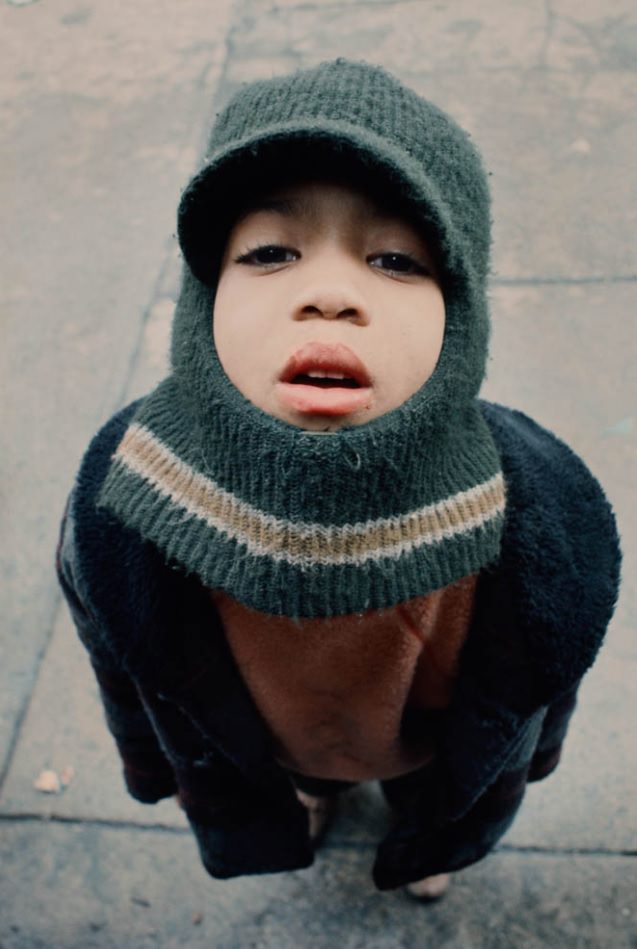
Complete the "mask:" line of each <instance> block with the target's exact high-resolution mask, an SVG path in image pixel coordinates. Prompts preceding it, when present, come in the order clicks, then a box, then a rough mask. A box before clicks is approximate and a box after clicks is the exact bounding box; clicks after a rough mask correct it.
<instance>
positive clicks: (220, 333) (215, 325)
mask: <svg viewBox="0 0 637 949" xmlns="http://www.w3.org/2000/svg"><path fill="white" fill-rule="evenodd" d="M243 312H244V307H243V305H242V294H241V292H240V287H236V286H235V285H234V283H233V281H231V280H228V279H224V276H223V275H222V276H221V279H220V280H219V284H218V286H217V293H216V295H215V302H214V306H213V311H212V321H211V322H212V326H211V329H212V334H213V339H214V344H215V349H216V350H217V355H218V357H219V362H220V363H221V365H222V367H223V369H224V371H225V373H226V375H227V376H228V377H229V378H230V380H231V381H232V382H233V383H234V384H235V385H236V386H237V388H238V389H240V390H241V391H243V379H242V374H243V371H244V370H245V358H243V359H242V358H241V356H242V353H243V355H244V357H245V352H246V339H249V338H250V335H251V333H250V328H249V327H247V326H245V325H244V321H243V320H242V317H241V314H242V313H243Z"/></svg>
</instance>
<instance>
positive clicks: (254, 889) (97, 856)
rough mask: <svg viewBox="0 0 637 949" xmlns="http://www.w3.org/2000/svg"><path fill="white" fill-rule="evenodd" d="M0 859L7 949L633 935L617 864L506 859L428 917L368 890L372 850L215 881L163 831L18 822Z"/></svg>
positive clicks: (253, 947)
mask: <svg viewBox="0 0 637 949" xmlns="http://www.w3.org/2000/svg"><path fill="white" fill-rule="evenodd" d="M0 847H1V850H0V855H1V858H2V859H1V861H0V866H1V867H2V870H1V871H0V872H1V874H2V877H3V879H2V892H3V899H4V901H5V906H4V910H3V913H2V919H1V921H0V940H1V941H2V945H3V947H5V949H45V947H46V949H62V947H64V949H67V947H69V946H82V947H83V949H84V947H86V949H107V947H108V949H119V947H121V946H126V947H127V949H142V947H144V949H145V947H148V946H161V947H162V949H177V947H182V946H188V947H189V949H190V947H193V949H195V947H200V946H201V947H204V946H205V947H210V946H214V947H215V949H236V947H238V946H240V947H241V949H257V947H258V949H297V947H310V946H311V947H312V949H328V947H333V946H342V947H343V949H362V947H365V949H402V947H404V949H407V947H409V949H413V947H423V949H424V947H429V946H432V947H433V946H435V947H436V949H510V947H511V946H516V947H518V946H519V947H524V949H540V947H542V949H545V947H548V946H560V947H564V949H575V947H577V949H600V947H602V946H604V947H611V946H612V947H613V949H630V947H634V945H635V939H636V936H637V933H636V930H635V913H636V912H637V907H636V906H635V899H634V897H635V882H636V881H635V877H634V874H632V875H631V871H630V862H629V861H628V860H627V859H626V858H621V857H601V856H600V857H596V858H595V859H590V858H589V859H585V858H582V857H542V856H537V855H529V854H525V855H519V854H514V853H506V854H505V853H501V854H498V855H496V856H493V857H491V858H490V859H489V860H488V861H486V862H485V863H483V864H481V865H479V866H478V867H474V868H470V869H469V870H466V871H465V872H463V873H461V874H458V876H457V878H456V880H455V881H454V885H453V888H452V890H450V892H449V894H448V895H447V897H446V898H445V900H444V901H443V902H440V903H438V904H435V905H429V906H423V905H422V904H418V903H415V902H412V901H411V900H409V899H408V898H407V897H406V896H405V895H404V893H403V892H402V891H396V892H391V893H384V894H381V893H378V892H377V891H375V890H374V889H373V885H372V883H371V881H370V877H369V872H370V866H371V862H372V852H371V850H370V848H368V847H358V846H356V847H347V848H345V847H328V848H327V849H326V850H324V851H322V852H321V853H320V854H319V857H318V859H317V862H316V863H315V865H314V867H312V868H310V869H308V870H303V871H299V872H297V873H289V874H284V875H277V876H264V877H252V878H242V879H237V880H230V881H223V882H221V881H215V880H212V879H211V878H210V877H208V876H207V875H206V874H205V871H204V870H203V868H201V867H200V866H199V864H198V858H197V855H196V853H195V848H194V844H193V843H192V841H191V840H189V839H188V838H187V837H186V836H184V835H182V834H175V833H170V832H158V831H148V832H146V833H144V834H140V833H139V832H132V831H130V830H127V829H123V828H122V829H116V828H109V829H107V828H98V827H95V826H91V825H84V826H77V825H68V824H67V825H61V824H55V823H49V824H47V823H43V824H37V823H36V824H33V823H29V824H18V823H16V824H13V825H10V826H7V825H5V827H4V828H3V834H2V842H1V844H0Z"/></svg>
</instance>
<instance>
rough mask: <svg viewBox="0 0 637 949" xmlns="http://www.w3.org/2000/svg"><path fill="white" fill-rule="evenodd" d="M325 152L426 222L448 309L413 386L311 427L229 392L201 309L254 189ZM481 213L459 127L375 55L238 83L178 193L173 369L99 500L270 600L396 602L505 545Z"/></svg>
mask: <svg viewBox="0 0 637 949" xmlns="http://www.w3.org/2000/svg"><path fill="white" fill-rule="evenodd" d="M326 162H330V163H331V164H333V165H334V166H336V167H345V166H348V167H351V168H354V167H355V168H357V169H358V171H359V178H360V180H361V181H362V182H364V186H367V185H369V186H370V187H373V188H374V190H375V191H376V192H378V189H384V190H385V192H386V193H387V195H388V196H390V198H391V201H392V202H393V204H394V205H395V206H397V207H399V208H400V209H401V211H402V212H403V213H405V214H408V215H409V216H410V217H411V218H412V219H413V220H414V221H415V222H416V223H417V224H418V226H420V227H421V228H423V230H425V231H426V232H427V233H428V234H430V235H433V239H434V241H435V245H436V248H437V252H438V256H439V269H440V282H441V287H442V289H443V293H444V298H445V311H446V320H445V335H444V341H443V346H442V351H441V354H440V357H439V360H438V364H437V366H436V368H435V370H434V372H433V374H432V376H431V377H430V378H429V379H428V381H427V382H426V383H425V384H424V385H423V386H422V387H421V389H420V390H419V391H418V392H416V393H415V394H414V395H413V396H412V397H411V398H409V399H408V400H407V401H406V402H405V403H403V404H402V405H401V406H399V407H398V408H396V409H394V410H393V411H391V412H388V413H387V414H386V415H383V416H381V417H380V418H377V419H374V420H373V421H371V422H368V423H366V424H363V425H358V426H354V427H351V428H344V429H340V430H338V431H335V432H330V433H314V432H308V431H305V430H303V429H300V428H296V427H295V426H292V425H289V424H287V423H286V422H283V421H280V420H278V419H276V418H273V417H272V416H270V415H267V414H266V413H264V412H263V411H261V410H260V409H259V408H257V407H256V406H254V405H253V404H252V403H250V402H249V401H248V400H247V399H246V398H244V397H243V396H242V395H241V393H240V392H239V391H238V390H237V389H236V387H235V386H234V385H233V384H232V383H231V382H230V380H229V379H228V377H227V376H226V374H225V372H224V370H223V368H222V366H221V364H220V362H219V358H218V355H217V352H216V349H215V346H214V340H213V334H212V329H211V317H212V312H213V304H214V296H215V287H216V279H217V269H218V263H219V259H220V255H221V251H222V249H223V243H224V240H225V237H226V235H227V231H228V226H229V223H230V221H231V220H232V214H233V212H234V213H236V208H237V207H238V205H239V204H240V203H241V200H242V195H244V194H245V192H246V189H247V188H248V187H251V188H253V189H254V188H255V187H256V188H257V189H258V187H259V186H260V185H261V184H265V183H268V184H269V183H270V182H271V180H272V179H273V177H276V175H277V174H278V175H279V177H280V179H281V180H282V181H285V180H287V178H288V177H289V175H290V174H291V173H292V170H293V169H297V170H298V168H299V167H300V168H302V169H303V172H304V173H305V174H311V173H312V172H313V171H320V169H321V168H324V167H326ZM489 224H490V219H489V195H488V188H487V184H486V177H485V174H484V171H483V169H482V165H481V162H480V159H479V157H478V155H477V152H476V151H475V149H474V148H473V146H472V145H471V143H470V141H469V139H468V136H467V135H466V134H465V133H464V132H463V131H462V130H461V129H460V128H459V127H458V126H457V125H456V124H455V123H454V122H453V121H452V120H451V119H449V118H448V117H447V116H446V115H444V113H442V112H441V111H440V110H439V109H437V108H436V107H435V106H433V105H431V104H430V103H429V102H427V101H426V100H424V99H422V98H421V97H419V96H418V95H416V93H414V92H412V91H411V90H409V89H407V88H405V87H404V86H402V85H401V84H400V83H399V82H398V81H397V80H396V79H394V78H393V77H391V76H390V75H388V74H387V73H386V72H385V71H384V70H382V69H380V68H378V67H373V66H369V65H367V64H365V63H353V62H348V61H346V60H336V61H333V62H328V63H324V64H321V65H320V66H318V67H316V68H314V69H311V70H306V71H302V72H297V73H295V74H293V75H291V76H285V77H282V78H277V79H271V80H266V81H263V82H257V83H251V84H249V85H247V86H246V87H244V88H243V89H242V90H240V91H239V93H238V94H237V95H236V96H235V97H234V98H233V99H232V101H231V102H230V103H229V105H228V106H227V107H226V109H225V110H224V111H223V112H222V113H221V115H220V116H219V117H218V120H217V122H216V124H215V126H214V128H213V131H212V135H211V138H210V143H209V149H208V153H207V155H206V158H205V159H204V163H203V166H202V168H201V170H200V172H199V173H198V174H197V175H196V176H195V177H194V178H193V180H192V181H191V182H190V184H189V185H188V187H187V189H186V190H185V192H184V194H183V197H182V200H181V204H180V208H179V240H180V244H181V248H182V251H183V254H184V258H185V266H184V273H183V281H182V289H181V293H180V297H179V301H178V304H177V309H176V314H175V322H174V329H173V343H172V372H171V374H170V376H169V377H168V378H167V379H166V380H165V381H164V382H163V383H161V384H160V386H158V388H157V389H156V390H155V391H154V392H152V393H151V394H150V395H149V396H147V397H146V399H145V400H144V401H143V402H142V404H141V406H140V408H139V410H138V411H137V413H136V416H135V418H134V420H133V421H132V423H131V424H130V426H129V428H128V430H127V432H126V434H125V436H124V438H123V440H122V442H121V444H120V445H119V447H118V449H117V451H116V453H115V455H114V456H113V462H112V465H111V468H110V471H109V474H108V476H107V479H106V481H105V483H104V487H103V490H102V494H101V503H102V504H104V505H105V506H106V507H108V508H109V509H110V510H111V511H113V512H114V513H115V514H116V515H117V516H118V517H120V518H121V519H122V520H123V521H124V522H125V523H127V524H128V525H129V526H131V527H134V528H135V529H136V530H138V531H139V532H140V533H141V534H142V536H144V537H145V538H147V539H148V540H150V541H151V542H152V543H154V544H155V545H157V546H158V547H159V548H160V549H161V550H162V551H163V552H164V554H165V556H166V557H167V558H168V559H169V560H171V561H174V562H175V564H176V565H178V566H180V567H181V568H182V569H185V570H186V571H187V572H188V573H194V574H196V575H197V576H198V577H199V578H200V579H201V581H202V582H203V583H204V584H205V585H206V586H208V587H211V588H216V589H223V590H225V591H226V592H228V593H229V594H230V595H232V596H234V597H235V598H236V599H238V600H240V601H241V602H243V603H244V604H245V605H247V606H250V607H252V608H253V609H256V610H261V611H262V612H266V613H274V614H281V615H288V616H294V617H317V616H332V615H337V614H344V613H352V612H362V611H364V610H367V609H373V608H380V607H385V606H393V605H395V604H396V603H399V602H401V601H404V600H407V599H410V598H412V597H414V596H418V595H424V594H426V593H429V592H431V591H432V590H435V589H438V588H440V587H443V586H446V585H447V584H448V583H451V582H452V581H453V580H455V579H458V578H460V577H461V576H466V575H467V574H470V573H473V572H475V571H477V570H479V569H480V568H481V567H483V566H485V565H486V564H488V563H490V562H493V561H495V560H497V558H498V555H499V550H500V539H501V532H502V523H503V514H504V503H505V491H504V483H503V478H502V473H501V470H500V459H499V457H498V453H497V450H496V447H495V444H494V442H493V439H492V437H491V434H490V432H489V429H488V427H487V425H486V422H485V421H484V419H483V417H482V414H481V411H480V408H479V405H478V403H477V400H476V396H477V394H478V390H479V387H480V384H481V382H482V379H483V376H484V370H485V362H486V355H487V340H488V326H489V323H488V308H487V300H486V278H487V272H488V259H489V246H490V236H489ZM246 345H249V340H246Z"/></svg>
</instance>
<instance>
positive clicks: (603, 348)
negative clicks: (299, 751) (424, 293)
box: [0, 0, 637, 949]
mask: <svg viewBox="0 0 637 949" xmlns="http://www.w3.org/2000/svg"><path fill="white" fill-rule="evenodd" d="M0 35H2V37H3V55H2V58H1V60H0V77H1V78H0V82H1V90H0V93H1V94H0V110H1V111H0V120H1V121H0V141H1V143H2V147H3V155H4V161H3V164H2V169H1V171H0V188H1V189H2V192H1V193H2V197H1V201H2V211H3V213H2V215H1V216H0V217H1V223H0V228H2V231H3V234H2V236H3V251H2V260H1V263H0V268H1V275H0V276H1V279H0V296H1V298H2V320H3V324H2V325H3V329H2V335H3V346H2V351H1V354H0V360H1V362H0V384H1V386H2V406H3V425H2V432H1V435H0V438H1V439H2V441H1V444H0V464H1V466H2V469H1V470H2V498H3V502H2V504H3V510H2V544H1V551H0V556H1V558H2V564H1V568H0V569H1V571H2V573H1V575H2V578H3V589H2V601H1V602H0V616H2V630H1V635H0V946H1V947H2V949H35V947H42V949H58V947H78V949H87V947H99V949H106V947H117V949H119V947H126V949H137V947H140V949H141V947H146V946H159V947H214V949H222V947H227V949H244V947H246V949H247V947H255V949H256V947H264V949H287V947H300V949H305V947H311V949H315V947H316V949H323V947H330V949H331V947H333V946H339V947H342V949H355V947H356V949H358V947H365V949H381V947H382V949H384V947H388V949H389V947H391V949H400V947H417V949H419V947H432V949H536V947H548V946H550V947H555V946H559V947H567V949H570V947H578V949H579V947H595V949H624V947H626V949H628V947H632V949H635V947H636V946H637V925H636V917H637V905H636V904H637V901H636V894H637V872H636V869H637V847H636V830H637V795H636V793H635V783H634V780H635V774H636V773H637V743H635V740H634V727H633V725H634V721H635V719H636V718H637V691H636V690H635V688H634V682H635V681H636V680H637V649H636V646H635V635H634V634H635V630H636V628H637V604H636V601H635V587H636V584H635V576H636V575H637V572H636V570H635V566H636V560H637V557H636V554H637V529H636V520H635V516H634V495H633V489H634V484H635V481H636V466H635V413H636V409H637V398H636V396H637V393H636V391H635V337H636V334H635V313H636V305H635V304H636V302H637V301H636V297H637V293H636V290H637V284H636V280H637V259H636V256H637V251H636V244H635V240H634V235H635V223H636V222H635V218H636V216H637V206H636V204H635V200H634V198H635V193H636V187H635V186H636V184H637V181H636V178H637V174H636V169H637V162H636V161H635V155H636V148H635V146H636V144H637V115H636V112H635V107H634V106H635V102H636V101H637V89H636V85H637V84H636V79H635V68H636V64H637V14H636V13H635V9H634V4H633V3H631V2H629V0H586V2H575V0H527V2H524V3H521V2H517V3H511V2H506V0H487V2H484V3H481V4H476V3H475V2H471V0H456V2H453V3H451V2H449V3H444V2H434V0H431V2H430V0H378V2H376V0H368V2H361V0H349V2H348V0H338V2H337V0H306V2H303V0H278V2H274V0H215V2H214V4H213V3H211V2H209V0H182V2H180V3H178V4H177V3H174V2H168V0H137V2H134V3H131V2H123V0H110V2H109V3H108V4H106V3H101V4H100V3H98V2H97V0H50V2H46V0H39V2H28V0H26V2H25V0H22V2H19V0H2V2H0ZM335 55H346V56H350V57H355V58H364V59H368V60H371V61H375V62H379V63H381V64H383V65H385V66H387V67H388V68H389V69H391V70H392V71H394V72H396V73H397V74H398V75H399V76H400V77H401V78H403V79H404V80H405V81H406V82H407V83H409V84H411V85H413V86H414V87H415V88H416V89H417V90H419V91H420V92H421V93H423V94H424V95H426V96H428V97H430V98H431V99H433V100H434V101H435V102H437V103H438V104H439V105H441V106H442V107H443V108H445V109H447V110H448V111H450V112H451V114H453V115H454V116H456V117H457V118H458V119H459V121H460V122H461V123H462V124H463V125H464V126H465V127H466V128H468V129H469V131H470V132H471V133H472V135H473V136H474V138H475V140H476V141H477V143H478V144H479V146H480V148H481V149H482V151H483V153H484V156H485V160H486V163H487V166H488V168H489V169H490V171H491V173H492V178H491V182H492V187H493V194H494V218H495V242H494V273H493V280H492V288H491V302H492V312H493V336H492V348H491V352H492V356H491V360H490V363H489V372H488V379H487V381H486V383H485V386H484V388H483V390H482V394H483V395H484V396H485V397H486V398H489V399H492V400H494V401H498V402H502V403H504V404H508V405H512V406H515V407H517V408H520V409H522V410H523V411H525V412H527V413H529V414H530V415H532V416H533V417H535V418H536V419H537V420H538V421H539V422H540V423H542V424H543V425H545V426H547V427H548V428H550V429H552V430H553V431H555V432H556V433H557V434H558V435H559V436H560V437H561V438H563V439H564V440H565V441H567V442H568V443H569V444H570V445H571V446H572V447H573V449H574V450H575V451H576V452H577V453H578V454H580V455H581V456H582V457H583V458H584V460H585V461H586V463H587V464H588V465H589V467H590V468H591V470H592V471H593V472H594V474H595V475H596V476H597V477H598V478H599V480H600V481H601V483H602V484H603V485H604V488H605V489H606V492H607V494H608V496H609V498H610V500H611V503H612V504H613V507H614V509H615V512H616V515H617V518H618V522H619V526H620V531H621V535H622V545H623V550H624V570H623V575H624V583H623V589H622V594H621V597H620V601H619V605H618V609H617V612H616V615H615V617H614V619H613V622H612V624H611V627H610V629H609V633H608V638H607V643H606V645H605V647H604V649H603V651H602V653H601V655H600V658H599V661H598V662H597V664H596V665H595V666H594V668H593V669H592V671H591V672H590V673H589V674H588V675H587V677H586V679H585V682H584V685H583V687H582V690H581V703H580V707H579V709H578V711H577V713H576V716H575V718H574V721H573V725H572V729H571V734H570V736H569V740H568V745H567V749H566V752H565V756H564V759H563V762H562V764H561V765H560V768H559V769H558V771H557V772H556V773H555V774H554V775H553V776H552V777H551V778H549V779H548V780H547V781H546V782H543V783H540V784H538V785H534V786H533V787H531V788H530V790H529V793H528V796H527V799H526V801H525V803H524V805H523V808H522V811H521V814H520V816H519V818H518V820H517V821H516V823H515V824H514V826H513V828H512V829H511V830H510V832H509V833H508V834H507V836H506V837H505V838H504V840H503V842H502V844H501V845H500V846H499V848H498V849H497V851H496V852H495V853H494V854H493V855H491V856H490V857H488V858H487V859H486V860H484V861H483V862H481V863H480V864H478V865H476V866H474V867H471V868H469V869H467V870H466V871H464V872H462V873H460V874H458V875H457V878H456V880H455V881H454V886H453V888H452V890H451V892H450V893H449V895H448V896H447V898H446V899H445V900H444V901H442V902H440V903H438V904H436V905H432V906H428V907H427V906H422V905H419V904H416V903H414V902H411V901H409V900H408V898H407V897H406V896H405V895H404V894H403V893H401V892H394V893H386V894H380V893H377V892H376V891H375V890H374V889H373V887H372V884H371V880H370V875H369V873H370V868H371V864H372V861H373V854H374V847H375V843H376V842H377V840H378V839H379V837H380V836H381V834H382V832H383V828H384V827H386V825H387V820H388V816H387V814H386V812H385V810H384V808H383V805H382V802H381V800H380V798H379V795H378V792H377V789H376V788H375V787H374V786H368V787H364V788H362V789H358V790H356V791H354V792H352V793H351V794H349V795H348V796H347V798H346V800H345V802H344V807H343V812H342V814H341V816H340V817H339V819H338V821H337V822H336V824H335V826H334V828H333V830H332V831H331V833H330V834H329V836H328V838H327V841H326V844H325V847H324V849H323V850H322V851H321V852H320V854H319V856H318V858H317V861H316V863H315V865H314V866H313V867H312V868H310V869H308V870H304V871H299V872H296V873H290V874H283V875H275V876H265V877H252V878H242V879H238V880H232V881H227V882H221V881H215V880H212V879H211V878H210V877H208V876H207V874H206V873H205V871H204V870H203V868H202V866H201V865H200V863H199V860H198V857H197V853H196V848H195V843H194V840H193V838H192V837H191V835H190V833H189V831H188V829H187V827H186V825H185V821H184V818H183V815H182V814H181V813H180V812H179V811H178V810H177V808H176V807H175V806H174V804H173V803H172V802H171V801H166V802H162V803H161V804H159V805H157V806H155V807H145V806H143V805H141V804H138V803H136V802H135V801H133V800H132V799H129V798H127V796H126V794H125V791H124V788H123V784H122V781H121V778H120V775H119V766H118V763H117V759H116V756H115V752H114V748H113V746H112V742H111V739H110V737H109V735H108V734H107V732H106V728H105V725H104V722H103V718H102V713H101V709H100V706H99V703H98V699H97V696H96V689H95V685H94V683H93V681H92V678H91V674H90V671H89V668H88V663H87V661H86V657H85V655H84V653H83V651H82V647H81V646H80V645H79V643H78V641H77V639H76V637H75V634H74V632H73V629H72V627H71V623H70V620H69V616H68V613H67V611H66V608H65V607H64V606H63V604H62V603H61V599H60V594H59V591H58V589H57V585H56V582H55V578H54V574H53V567H52V560H53V550H54V545H55V539H56V533H57V529H58V522H59V517H60V514H61V511H62V507H63V504H64V500H65V497H66V494H67V492H68V490H69V487H70V484H71V481H72V478H73V475H74V472H75V470H76V468H77V465H78V462H79V459H80V457H81V454H82V452H83V451H84V448H85V447H86V444H87V442H88V439H89V438H90V436H91V435H92V434H93V432H94V431H95V430H96V429H97V427H98V426H99V425H100V424H101V423H102V422H103V421H105V420H106V419H107V418H108V417H109V415H110V414H111V413H112V412H113V411H115V410H116V409H117V408H118V407H120V406H121V405H123V404H124V403H126V402H127V401H129V400H130V399H131V398H133V397H135V396H137V395H139V394H142V393H143V392H145V391H147V390H148V389H149V388H150V387H151V386H152V385H154V384H155V382H156V381H158V380H159V379H160V378H161V377H162V375H163V374H164V373H165V370H166V356H167V344H168V334H169V327H170V319H171V314H172V310H173V306H174V301H175V296H176V293H177V288H178V273H179V264H178V254H177V248H176V241H175V237H174V218H175V208H176V205H177V201H178V199H179V194H180V189H181V187H182V186H183V184H184V183H185V181H186V179H187V177H188V176H189V174H190V173H191V171H192V170H193V169H194V167H195V165H196V162H197V156H198V154H200V152H201V148H202V145H203V141H204V136H205V133H206V130H207V128H208V126H209V124H210V121H211V119H212V117H213V115H214V113H215V111H218V109H219V108H220V106H221V105H222V104H223V102H224V101H225V100H226V99H227V98H228V96H229V95H230V94H231V93H232V91H233V90H234V89H235V88H236V87H237V85H238V84H239V83H240V82H242V81H244V80H247V79H252V78H255V77H259V76H269V75H274V74H277V73H281V72H286V71H288V70H289V69H291V68H293V67H295V66H306V65H311V64H314V63H316V62H319V61H320V60H322V59H325V58H329V57H332V56H335ZM43 771H52V772H54V782H53V790H50V791H48V792H46V791H44V790H38V788H37V787H36V786H35V785H36V784H41V783H42V782H41V780H40V781H39V780H38V779H39V778H40V779H41V776H42V772H43ZM55 780H57V781H58V785H57V786H56V784H55Z"/></svg>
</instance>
